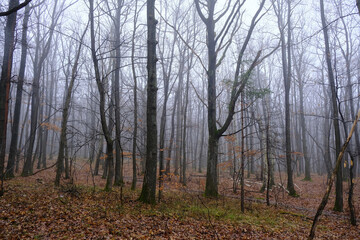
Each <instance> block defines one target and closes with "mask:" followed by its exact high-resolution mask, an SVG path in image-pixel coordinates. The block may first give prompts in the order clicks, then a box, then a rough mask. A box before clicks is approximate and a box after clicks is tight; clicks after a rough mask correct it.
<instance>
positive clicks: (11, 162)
mask: <svg viewBox="0 0 360 240" xmlns="http://www.w3.org/2000/svg"><path fill="white" fill-rule="evenodd" d="M12 2H15V1H12ZM29 16H30V6H29V5H27V6H26V7H25V14H24V19H23V25H22V36H21V60H20V70H19V76H18V83H17V89H16V101H15V110H14V122H13V125H12V132H11V142H10V151H9V158H8V164H7V166H6V177H7V178H13V177H14V170H15V158H16V153H17V144H18V139H19V124H20V115H21V104H22V103H21V101H22V89H23V86H24V76H25V66H26V55H27V48H28V47H27V29H28V22H29Z"/></svg>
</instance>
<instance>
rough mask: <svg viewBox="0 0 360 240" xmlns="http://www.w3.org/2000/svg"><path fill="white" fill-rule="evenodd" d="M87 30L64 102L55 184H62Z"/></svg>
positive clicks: (78, 51) (81, 40) (76, 58)
mask: <svg viewBox="0 0 360 240" xmlns="http://www.w3.org/2000/svg"><path fill="white" fill-rule="evenodd" d="M86 30H87V26H86V28H85V31H84V33H83V35H82V36H81V39H80V42H79V47H78V50H77V52H76V56H75V60H74V65H73V68H72V71H71V79H70V83H69V86H68V89H67V93H66V97H65V102H64V106H63V113H62V120H61V133H60V141H59V153H58V157H57V162H56V167H57V168H56V177H55V186H59V185H60V178H61V174H62V172H63V167H64V157H65V149H66V145H67V144H66V143H67V139H66V131H67V122H68V118H69V111H70V103H71V96H72V92H73V88H74V83H75V79H76V77H77V72H78V65H79V58H80V54H81V47H82V42H83V39H84V36H85V33H86Z"/></svg>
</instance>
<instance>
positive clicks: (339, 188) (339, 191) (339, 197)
mask: <svg viewBox="0 0 360 240" xmlns="http://www.w3.org/2000/svg"><path fill="white" fill-rule="evenodd" d="M320 15H321V23H322V27H323V33H324V41H325V58H326V64H327V70H328V78H329V84H330V89H331V104H332V115H333V124H334V131H335V152H336V156H339V154H340V151H341V143H340V138H341V136H340V127H339V110H338V104H337V100H336V99H337V92H336V86H335V77H334V72H333V69H332V64H331V56H332V55H331V52H330V43H329V36H328V26H327V23H326V18H325V10H324V0H320ZM342 180H343V179H342V171H341V170H340V171H337V176H336V191H335V192H336V198H335V206H334V210H335V211H339V212H342V211H343V205H344V204H343V185H342Z"/></svg>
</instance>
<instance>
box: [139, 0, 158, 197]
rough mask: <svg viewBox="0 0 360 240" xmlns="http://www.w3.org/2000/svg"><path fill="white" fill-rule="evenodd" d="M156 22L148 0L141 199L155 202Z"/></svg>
mask: <svg viewBox="0 0 360 240" xmlns="http://www.w3.org/2000/svg"><path fill="white" fill-rule="evenodd" d="M156 24H157V20H156V19H155V0H147V29H148V32H147V39H148V40H147V41H148V46H147V73H148V81H147V105H146V129H147V136H146V162H145V165H146V166H145V175H144V183H143V186H142V190H141V195H140V197H139V200H140V201H142V202H144V203H152V204H154V203H155V195H156V170H157V121H156V108H157V105H156V102H157V101H156V100H157V79H156V62H157V59H156V44H157V42H156Z"/></svg>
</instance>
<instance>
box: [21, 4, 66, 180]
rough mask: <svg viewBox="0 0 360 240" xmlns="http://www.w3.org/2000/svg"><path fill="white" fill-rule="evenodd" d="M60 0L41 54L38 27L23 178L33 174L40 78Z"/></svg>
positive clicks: (58, 15)
mask: <svg viewBox="0 0 360 240" xmlns="http://www.w3.org/2000/svg"><path fill="white" fill-rule="evenodd" d="M57 3H58V0H55V4H54V9H53V12H52V19H51V25H50V28H49V29H50V30H49V33H48V34H49V37H48V39H47V41H46V43H45V47H44V49H43V51H42V52H41V55H40V56H39V54H40V52H39V51H40V49H39V48H40V39H39V37H40V36H39V35H40V24H39V23H38V26H37V28H38V29H37V40H36V53H35V61H34V80H33V89H32V99H31V106H32V107H31V117H30V118H31V126H30V137H29V145H28V149H27V153H26V159H25V164H24V168H23V171H22V176H29V175H31V174H32V160H31V159H32V153H33V148H34V143H35V134H36V131H37V128H38V126H37V122H38V112H39V103H40V95H39V94H40V78H41V71H42V67H43V63H44V61H45V59H46V57H47V56H48V54H49V51H50V47H51V43H52V38H53V35H54V30H55V26H56V24H57V21H58V19H59V17H60V14H59V13H57V12H56V9H57Z"/></svg>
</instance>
